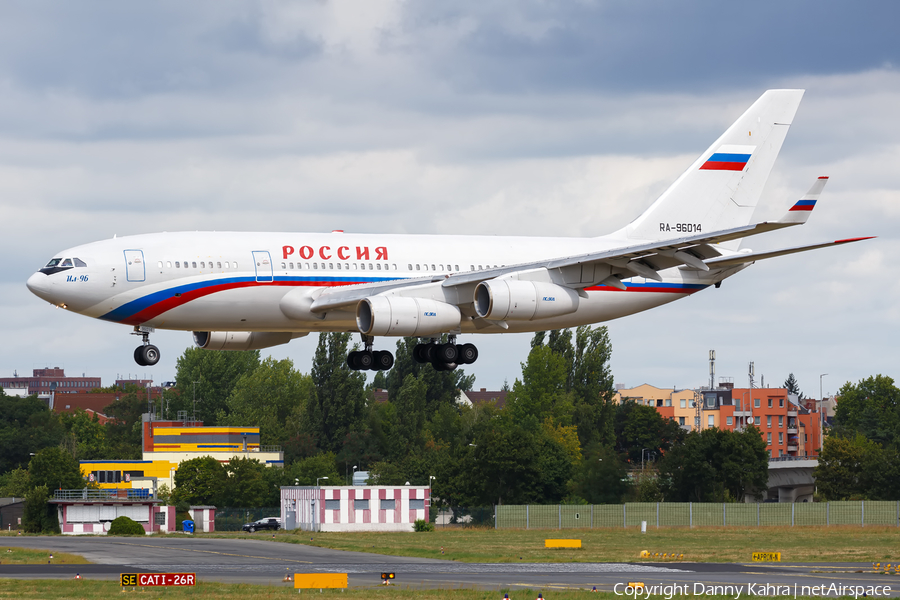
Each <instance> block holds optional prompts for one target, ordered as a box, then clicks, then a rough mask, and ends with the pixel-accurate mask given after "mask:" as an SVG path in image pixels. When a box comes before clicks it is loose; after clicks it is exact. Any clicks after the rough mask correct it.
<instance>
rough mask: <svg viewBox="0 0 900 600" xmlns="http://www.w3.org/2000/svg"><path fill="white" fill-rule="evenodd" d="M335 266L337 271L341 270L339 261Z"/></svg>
mask: <svg viewBox="0 0 900 600" xmlns="http://www.w3.org/2000/svg"><path fill="white" fill-rule="evenodd" d="M337 268H338V271H340V270H341V263H338V264H337Z"/></svg>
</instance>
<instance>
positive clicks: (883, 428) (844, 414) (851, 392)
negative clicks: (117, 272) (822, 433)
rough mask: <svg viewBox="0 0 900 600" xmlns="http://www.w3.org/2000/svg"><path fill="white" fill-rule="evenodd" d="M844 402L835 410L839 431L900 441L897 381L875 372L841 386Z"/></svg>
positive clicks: (885, 443)
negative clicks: (872, 375)
mask: <svg viewBox="0 0 900 600" xmlns="http://www.w3.org/2000/svg"><path fill="white" fill-rule="evenodd" d="M838 397H839V398H840V401H839V402H838V404H837V408H835V411H834V420H835V433H836V434H838V435H842V436H845V437H853V436H854V435H855V434H856V433H861V434H863V435H864V436H865V437H866V438H868V439H870V440H872V441H874V442H877V443H879V444H882V445H883V446H891V445H893V446H896V445H897V444H898V443H900V389H897V387H896V386H895V385H894V380H893V379H891V378H890V377H886V376H884V375H875V376H874V377H869V378H867V379H863V380H861V381H860V382H859V383H857V384H856V385H853V384H851V383H850V382H847V383H845V384H844V385H843V386H841V389H840V391H839V392H838Z"/></svg>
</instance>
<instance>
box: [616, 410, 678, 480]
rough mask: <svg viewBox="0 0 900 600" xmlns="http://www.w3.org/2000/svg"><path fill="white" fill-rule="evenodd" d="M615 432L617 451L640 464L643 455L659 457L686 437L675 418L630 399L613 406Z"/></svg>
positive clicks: (634, 463) (633, 462)
mask: <svg viewBox="0 0 900 600" xmlns="http://www.w3.org/2000/svg"><path fill="white" fill-rule="evenodd" d="M615 433H616V451H617V452H619V453H621V454H623V455H624V457H625V458H626V460H628V461H629V462H631V464H633V465H639V464H641V462H642V461H641V459H642V458H643V459H644V460H646V459H647V453H648V452H652V453H653V456H654V457H660V456H662V455H663V454H665V453H666V452H667V451H668V450H669V448H671V447H672V446H673V445H675V444H678V443H680V442H681V441H682V440H683V439H684V436H685V432H684V430H683V429H681V427H679V426H678V424H677V423H676V422H675V421H673V420H672V419H666V418H664V417H663V416H662V415H660V414H659V412H658V411H657V410H656V409H655V408H653V407H652V406H644V405H642V404H638V403H637V402H634V401H632V400H625V401H623V402H621V403H619V405H618V406H617V407H616V410H615Z"/></svg>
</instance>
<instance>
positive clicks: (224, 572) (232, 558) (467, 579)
mask: <svg viewBox="0 0 900 600" xmlns="http://www.w3.org/2000/svg"><path fill="white" fill-rule="evenodd" d="M6 545H8V546H18V547H23V548H34V549H46V550H54V551H56V552H70V553H73V554H80V555H82V556H84V557H85V558H86V559H87V560H90V561H91V562H92V563H94V564H91V565H26V566H16V565H2V564H0V577H15V578H70V577H73V576H74V574H75V573H76V572H78V573H80V574H81V576H82V577H83V578H85V579H112V580H118V578H119V574H120V573H131V572H171V571H178V572H192V573H196V574H197V578H198V580H200V581H204V580H206V581H221V582H230V583H234V582H244V583H257V584H273V585H288V586H290V585H292V584H283V583H282V578H283V577H284V575H285V573H295V572H297V573H303V572H307V573H315V572H339V573H348V574H349V584H350V586H351V587H354V588H359V587H372V586H376V585H378V584H379V582H380V574H381V572H383V571H392V572H394V573H396V574H397V579H396V583H397V584H399V585H409V586H411V587H426V588H436V587H437V588H449V587H476V588H481V589H494V590H501V589H516V588H519V589H522V588H529V589H532V590H552V589H563V588H581V589H591V587H593V586H597V589H599V590H601V591H620V592H622V591H624V584H627V582H630V581H641V582H643V583H644V584H645V585H646V586H653V585H660V586H675V585H677V586H681V587H680V588H679V589H672V591H674V592H675V593H676V594H678V595H694V596H700V595H711V594H713V593H716V594H722V595H729V596H732V597H736V596H737V595H738V592H740V596H747V595H773V594H775V593H777V594H784V595H794V587H795V586H796V592H797V594H798V595H817V596H818V595H829V596H836V595H841V594H836V593H829V592H837V591H842V592H843V593H844V594H843V595H853V591H852V590H850V591H848V590H846V589H845V590H839V589H831V590H829V589H828V586H831V585H835V586H862V587H863V588H864V589H865V590H866V592H867V595H868V596H869V597H871V596H873V595H875V596H876V597H878V596H881V595H883V592H885V590H884V588H883V587H882V586H890V588H891V589H890V591H889V593H888V594H887V595H890V596H895V597H896V596H900V576H895V575H878V574H874V573H872V572H871V564H870V563H865V564H849V563H816V564H810V563H806V564H795V563H777V564H775V563H771V564H760V563H749V564H737V563H658V564H630V563H548V564H530V563H529V564H521V563H519V564H483V563H480V564H472V563H456V562H452V561H444V560H432V559H424V558H404V557H393V556H383V555H379V554H367V553H361V552H342V551H339V550H328V549H323V548H316V547H313V546H304V545H300V544H287V543H279V542H273V541H271V540H268V539H254V540H248V539H210V538H195V537H188V536H180V535H172V536H168V537H156V536H154V537H148V538H146V539H140V538H110V537H99V536H98V537H70V536H61V537H17V538H6V537H0V561H2V557H3V552H4V546H6ZM866 571H868V572H866ZM766 585H769V586H775V587H774V588H766V587H764V586H766ZM617 586H618V587H617ZM709 586H731V587H730V588H724V587H720V588H716V589H710V587H709ZM803 586H806V587H807V588H812V587H813V586H825V587H824V588H821V589H819V590H812V589H808V590H804V589H803ZM873 586H879V588H881V589H879V590H875V592H876V593H875V594H873V590H872V589H871V588H872V587H873ZM658 592H659V593H661V594H663V595H669V594H667V591H666V590H665V589H664V588H661V589H659V590H658ZM767 592H771V593H767ZM859 595H860V596H861V595H862V594H861V593H860V594H859Z"/></svg>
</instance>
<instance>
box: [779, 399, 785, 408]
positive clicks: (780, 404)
mask: <svg viewBox="0 0 900 600" xmlns="http://www.w3.org/2000/svg"><path fill="white" fill-rule="evenodd" d="M778 406H779V408H784V398H779V399H778Z"/></svg>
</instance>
